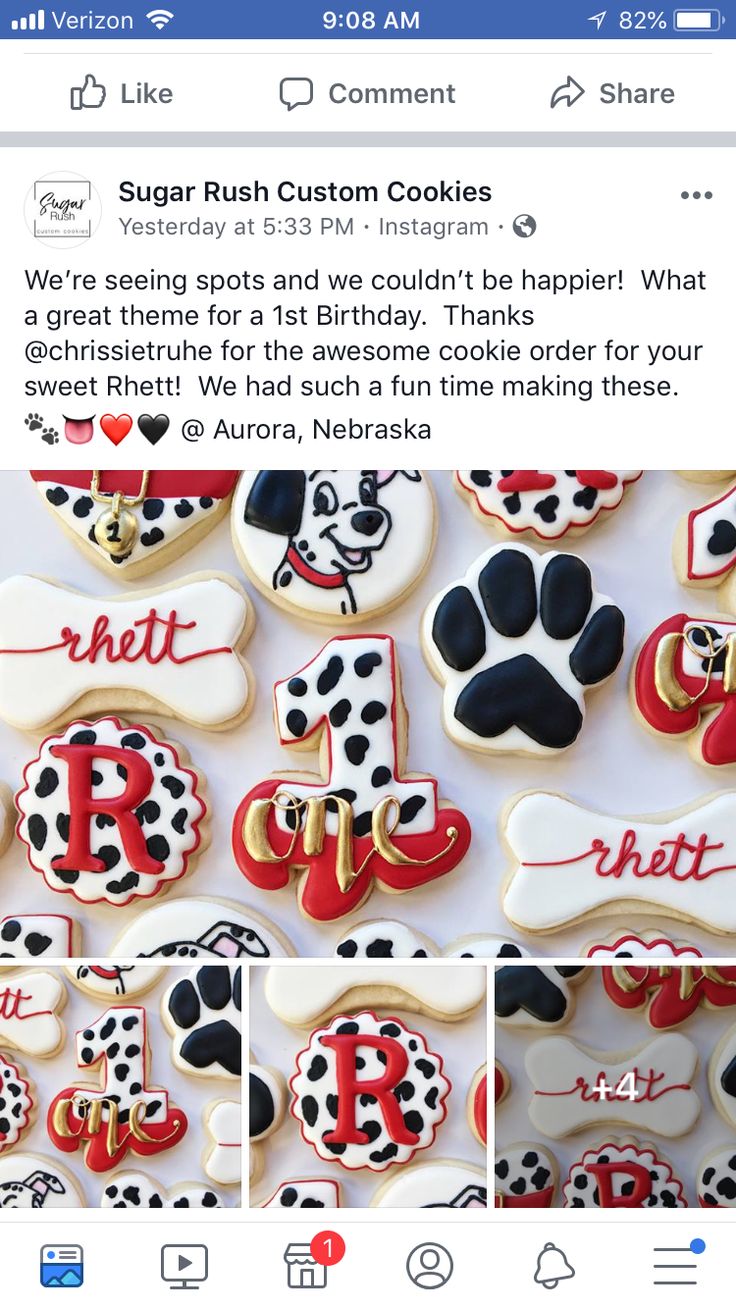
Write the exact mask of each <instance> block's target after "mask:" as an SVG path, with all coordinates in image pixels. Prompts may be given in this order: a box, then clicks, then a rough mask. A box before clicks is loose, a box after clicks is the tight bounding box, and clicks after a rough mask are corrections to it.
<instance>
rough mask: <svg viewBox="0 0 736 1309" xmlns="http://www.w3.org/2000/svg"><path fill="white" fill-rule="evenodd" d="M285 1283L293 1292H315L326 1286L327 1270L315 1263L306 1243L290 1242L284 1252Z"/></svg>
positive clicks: (322, 1265) (309, 1247)
mask: <svg viewBox="0 0 736 1309" xmlns="http://www.w3.org/2000/svg"><path fill="white" fill-rule="evenodd" d="M284 1259H285V1260H286V1268H287V1283H288V1285H289V1286H290V1287H291V1289H292V1290H293V1291H308V1290H317V1289H319V1288H321V1287H325V1286H326V1285H327V1268H326V1267H325V1265H324V1264H319V1263H317V1260H316V1259H315V1257H314V1255H313V1254H312V1250H311V1246H310V1244H309V1242H308V1241H303V1242H302V1241H299V1242H297V1241H292V1242H291V1244H290V1245H287V1247H286V1249H285V1250H284Z"/></svg>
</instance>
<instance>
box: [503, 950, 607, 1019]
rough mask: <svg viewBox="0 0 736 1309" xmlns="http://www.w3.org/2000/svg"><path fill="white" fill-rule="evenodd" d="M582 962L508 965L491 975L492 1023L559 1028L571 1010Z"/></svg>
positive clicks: (583, 973)
mask: <svg viewBox="0 0 736 1309" xmlns="http://www.w3.org/2000/svg"><path fill="white" fill-rule="evenodd" d="M588 971H589V970H588V969H587V968H585V967H583V965H582V964H560V965H554V964H550V965H547V964H521V965H514V964H508V965H507V966H506V967H504V968H497V969H496V975H495V995H496V999H495V1005H496V1022H498V1023H501V1024H503V1026H504V1027H543V1028H547V1029H549V1028H550V1027H562V1025H563V1024H564V1023H567V1022H569V1020H570V1018H572V1015H573V1013H574V1011H575V991H574V988H575V987H577V986H579V985H580V983H581V982H582V981H584V979H585V976H586V974H587V973H588Z"/></svg>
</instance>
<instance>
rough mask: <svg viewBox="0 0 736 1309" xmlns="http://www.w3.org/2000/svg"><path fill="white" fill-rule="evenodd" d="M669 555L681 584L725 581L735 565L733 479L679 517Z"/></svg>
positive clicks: (706, 584) (734, 485)
mask: <svg viewBox="0 0 736 1309" xmlns="http://www.w3.org/2000/svg"><path fill="white" fill-rule="evenodd" d="M672 557H673V560H674V564H675V572H676V573H677V577H678V580H679V581H680V582H682V584H683V586H702V587H707V586H721V585H722V583H723V582H725V581H726V579H727V578H728V577H729V575H730V573H731V572H732V570H733V567H734V565H736V482H735V483H733V484H732V485H731V486H729V488H728V490H727V491H725V492H724V493H723V495H719V496H718V497H717V498H716V499H715V500H709V501H707V502H706V503H705V504H703V505H700V507H699V508H698V509H691V510H690V513H688V514H686V515H685V517H684V518H682V519H681V520H680V522H679V524H678V526H677V531H676V533H675V540H674V545H673V550H672Z"/></svg>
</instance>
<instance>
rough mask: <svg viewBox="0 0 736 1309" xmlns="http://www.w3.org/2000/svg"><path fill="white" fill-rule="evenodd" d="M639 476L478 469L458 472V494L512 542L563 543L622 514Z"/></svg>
mask: <svg viewBox="0 0 736 1309" xmlns="http://www.w3.org/2000/svg"><path fill="white" fill-rule="evenodd" d="M640 477H641V470H640V471H638V472H621V471H618V470H617V471H616V472H609V471H606V470H605V469H598V470H595V469H594V470H590V471H582V472H581V471H579V470H578V471H572V470H571V471H569V472H559V471H558V472H540V471H539V470H537V469H527V470H526V471H521V472H519V471H508V472H491V471H490V470H489V469H486V468H476V469H474V470H468V471H466V472H456V473H455V475H454V480H455V488H456V490H458V491H459V492H460V494H461V495H462V497H463V498H464V499H466V500H467V501H468V502H469V504H470V507H471V509H472V510H473V513H474V514H475V516H476V518H479V519H480V520H481V521H482V522H490V523H491V524H492V525H493V526H494V527H497V528H498V529H499V530H500V531H503V532H506V533H508V534H509V535H510V536H522V535H527V536H536V537H538V538H539V539H540V540H542V541H559V540H560V538H561V537H563V536H567V535H570V536H580V535H582V533H583V532H587V530H588V528H589V527H592V525H593V523H594V522H595V521H596V519H597V518H598V517H600V516H601V515H603V516H605V512H604V511H608V512H610V511H611V510H612V509H618V506H619V505H620V504H621V501H622V500H623V497H624V492H625V490H626V487H627V486H628V485H629V484H630V483H631V482H636V481H637V480H638V478H640Z"/></svg>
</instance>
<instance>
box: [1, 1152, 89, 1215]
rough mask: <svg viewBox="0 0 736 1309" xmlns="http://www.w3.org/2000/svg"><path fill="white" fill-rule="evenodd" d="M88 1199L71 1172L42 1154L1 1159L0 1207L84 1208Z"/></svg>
mask: <svg viewBox="0 0 736 1309" xmlns="http://www.w3.org/2000/svg"><path fill="white" fill-rule="evenodd" d="M84 1208H85V1200H84V1195H83V1194H82V1192H81V1190H80V1188H79V1184H78V1183H77V1181H76V1179H75V1178H74V1177H72V1175H71V1173H68V1172H67V1171H66V1168H62V1167H61V1165H60V1164H58V1163H57V1162H56V1160H55V1159H49V1158H48V1157H47V1156H46V1155H42V1154H21V1153H19V1152H17V1151H13V1153H12V1154H11V1155H8V1156H6V1157H3V1158H0V1209H84Z"/></svg>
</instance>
